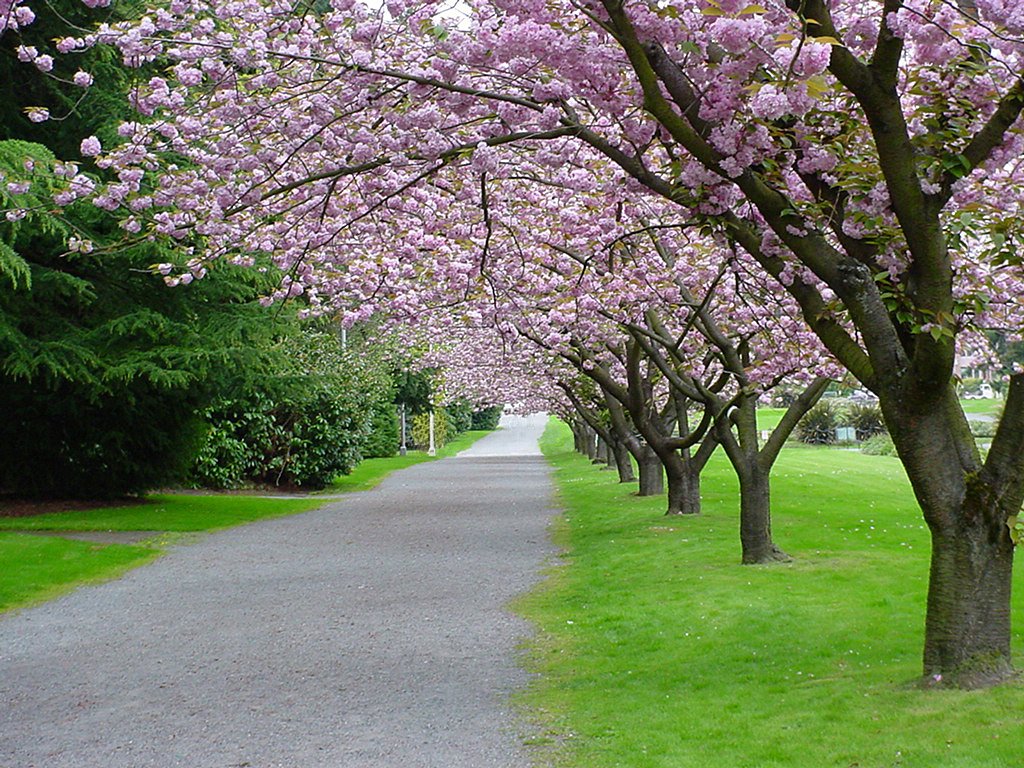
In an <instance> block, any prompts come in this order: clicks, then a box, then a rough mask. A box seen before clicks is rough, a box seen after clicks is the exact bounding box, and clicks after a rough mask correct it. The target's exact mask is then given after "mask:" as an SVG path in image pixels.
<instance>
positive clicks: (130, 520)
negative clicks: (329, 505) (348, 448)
mask: <svg viewBox="0 0 1024 768" xmlns="http://www.w3.org/2000/svg"><path fill="white" fill-rule="evenodd" d="M325 503H326V500H325V499H322V498H317V497H316V496H309V497H303V498H288V497H282V498H265V497H260V496H252V495H249V494H225V495H206V494H191V493H158V494H154V495H152V496H147V497H146V498H145V499H144V500H143V501H142V502H141V503H136V504H127V505H125V504H122V505H114V506H110V507H103V508H100V509H87V510H76V511H72V512H51V513H48V514H45V515H33V516H31V517H0V530H31V531H215V530H218V529H220V528H229V527H231V526H233V525H242V524H243V523H251V522H254V521H256V520H262V519H264V518H267V517H281V516H282V515H293V514H295V513H297V512H306V511H309V510H311V509H316V508H317V507H319V506H323V504H325Z"/></svg>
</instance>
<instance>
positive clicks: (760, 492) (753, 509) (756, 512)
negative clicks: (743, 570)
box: [736, 458, 790, 565]
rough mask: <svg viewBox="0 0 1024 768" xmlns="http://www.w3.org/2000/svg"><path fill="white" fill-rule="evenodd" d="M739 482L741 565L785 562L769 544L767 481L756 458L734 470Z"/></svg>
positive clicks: (769, 504) (781, 555) (768, 486)
mask: <svg viewBox="0 0 1024 768" xmlns="http://www.w3.org/2000/svg"><path fill="white" fill-rule="evenodd" d="M736 474H737V476H738V477H739V481H740V547H741V549H742V553H743V555H742V556H743V563H744V565H753V564H756V563H776V562H780V561H783V562H784V561H788V560H790V557H789V556H788V555H787V554H786V553H785V552H783V551H782V550H781V549H779V548H778V547H777V546H775V542H774V541H772V501H771V479H770V477H769V474H768V472H766V471H765V470H763V469H762V468H761V466H760V464H759V462H758V461H757V459H756V458H750V461H749V462H748V463H747V466H745V467H742V468H737V472H736Z"/></svg>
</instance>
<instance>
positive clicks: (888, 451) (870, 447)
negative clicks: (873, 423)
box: [860, 432, 896, 456]
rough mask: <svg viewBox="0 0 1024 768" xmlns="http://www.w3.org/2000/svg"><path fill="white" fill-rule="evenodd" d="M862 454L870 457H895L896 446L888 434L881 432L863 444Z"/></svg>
mask: <svg viewBox="0 0 1024 768" xmlns="http://www.w3.org/2000/svg"><path fill="white" fill-rule="evenodd" d="M860 452H861V453H866V454H867V455H868V456H895V455H896V446H895V445H893V442H892V438H891V437H890V436H889V434H888V433H887V432H879V433H878V434H876V435H872V436H871V437H869V438H868V439H867V440H865V441H864V442H863V444H862V445H861V447H860Z"/></svg>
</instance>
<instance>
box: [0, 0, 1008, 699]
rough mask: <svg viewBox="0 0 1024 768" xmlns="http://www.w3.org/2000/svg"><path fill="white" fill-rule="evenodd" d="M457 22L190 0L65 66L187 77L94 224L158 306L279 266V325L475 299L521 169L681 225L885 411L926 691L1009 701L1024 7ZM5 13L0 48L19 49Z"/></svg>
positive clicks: (119, 153)
mask: <svg viewBox="0 0 1024 768" xmlns="http://www.w3.org/2000/svg"><path fill="white" fill-rule="evenodd" d="M441 6H442V4H440V3H436V2H404V1H402V0H392V1H391V2H388V3H387V4H386V12H385V11H383V10H382V11H379V12H375V11H373V10H371V9H369V8H368V7H366V6H363V5H361V4H358V3H354V2H352V0H334V2H333V3H332V4H331V6H330V8H329V9H323V10H322V11H318V10H316V9H312V8H311V9H309V10H308V11H306V12H300V11H297V10H296V8H295V6H294V5H293V4H290V3H281V2H276V1H275V0H265V2H260V1H259V0H245V1H244V2H233V3H230V4H223V5H221V4H219V3H216V2H214V3H209V2H202V3H200V2H193V1H192V0H173V1H172V2H171V3H170V4H169V5H168V6H167V7H163V8H160V9H157V10H154V11H153V12H152V13H150V14H149V15H147V16H145V17H144V18H142V19H141V20H140V21H138V22H135V23H130V24H128V23H124V24H118V25H114V26H110V27H107V28H102V29H100V30H99V31H97V32H94V33H90V34H84V35H83V37H82V38H81V40H80V41H79V40H72V41H71V42H66V41H62V45H63V46H64V47H65V48H67V49H69V50H71V49H74V48H75V47H76V46H79V45H80V44H81V45H89V44H93V43H96V42H111V43H113V44H116V45H118V46H119V47H120V49H121V51H122V53H123V55H124V58H125V61H126V62H128V63H129V64H133V65H137V64H144V63H147V62H152V61H156V60H160V61H161V62H169V63H171V66H170V68H169V70H168V73H167V75H166V76H164V77H154V78H152V79H151V80H150V81H149V82H148V83H146V84H144V85H142V86H140V87H139V88H138V89H137V91H136V93H135V94H134V99H133V101H134V104H135V105H136V107H137V109H138V111H139V113H140V116H139V119H138V120H137V121H135V122H133V123H130V124H126V125H125V126H123V128H122V132H121V135H122V137H123V139H124V141H123V143H121V144H120V145H117V146H112V147H107V148H103V147H100V146H96V144H95V143H94V142H91V141H90V143H89V144H88V146H83V151H84V152H85V153H87V154H89V155H90V156H93V157H95V158H96V162H97V165H99V166H100V167H103V168H109V169H111V170H113V171H115V172H116V174H117V177H118V178H117V180H116V181H114V182H112V183H109V184H107V185H105V186H103V187H102V189H99V190H98V194H96V196H95V197H94V201H95V203H96V204H97V205H99V206H100V207H103V208H107V209H112V210H115V209H123V210H125V212H126V216H125V218H124V222H123V226H124V228H125V230H126V231H127V232H128V233H129V234H132V233H136V234H138V235H139V236H140V237H158V236H169V237H175V238H179V239H183V240H184V239H189V240H190V241H191V242H192V243H193V245H194V247H195V249H196V250H195V252H194V254H193V258H192V259H191V261H187V263H184V264H182V265H170V264H168V265H166V266H164V267H163V271H165V272H166V273H167V277H168V280H170V281H177V280H188V279H193V278H194V277H195V276H197V275H199V274H201V273H202V271H203V270H205V269H206V268H207V263H208V261H209V259H211V258H216V257H220V256H223V257H226V258H230V259H232V260H235V261H242V262H244V261H246V260H247V259H249V258H250V255H249V254H251V252H253V251H259V252H267V253H269V254H271V255H272V256H273V257H274V258H275V259H276V260H277V262H278V263H279V264H280V265H281V266H282V267H283V268H284V269H285V270H286V271H287V272H288V274H289V279H288V280H287V281H286V282H285V284H284V285H282V287H281V290H280V293H279V295H280V296H289V295H297V294H299V293H305V294H307V295H308V296H309V297H310V299H311V300H312V301H313V302H318V301H321V302H327V303H331V302H334V303H338V304H341V305H344V306H345V307H347V309H348V310H349V311H350V312H351V314H352V315H353V316H355V317H357V316H359V315H361V314H362V313H367V312H372V311H374V308H375V304H374V301H373V300H374V299H376V298H379V297H380V296H384V295H387V292H386V291H384V290H383V286H385V285H386V284H387V283H388V281H389V280H390V279H391V278H392V277H401V276H402V273H403V272H405V271H406V270H408V269H410V268H411V267H410V265H412V264H418V265H428V264H429V265H433V266H431V267H429V268H430V269H432V270H433V271H434V272H435V274H436V275H437V277H438V280H437V283H436V286H437V289H438V291H439V292H440V293H447V292H450V291H457V289H458V287H459V286H460V285H468V284H469V283H470V282H471V281H472V280H474V279H476V278H478V277H479V276H480V275H481V274H484V275H485V274H486V266H487V260H488V256H489V250H490V249H489V244H490V240H491V238H492V237H493V234H494V232H495V231H496V230H497V229H498V228H500V227H501V226H502V225H503V224H504V222H502V221H500V220H496V219H495V218H494V217H493V216H492V215H491V202H492V201H491V198H490V192H489V184H488V180H489V178H490V177H491V176H492V175H494V174H499V173H501V168H502V166H503V165H504V166H506V167H508V166H510V165H515V166H517V167H521V168H524V169H526V172H525V175H526V176H527V177H528V178H532V179H533V180H534V181H535V182H536V183H537V185H538V187H537V190H538V191H536V192H535V194H540V192H539V190H540V189H541V188H542V187H543V186H544V185H545V184H546V182H547V181H548V180H549V179H551V178H555V179H561V180H564V181H565V182H566V183H571V182H572V180H574V179H577V178H578V179H584V178H591V177H592V176H593V174H594V173H599V174H600V176H599V178H600V180H601V183H603V184H604V186H605V187H606V188H607V191H608V194H609V195H617V196H618V197H619V198H620V200H621V201H622V205H623V207H626V206H628V205H630V204H632V203H633V202H634V201H640V200H647V199H651V198H660V199H662V200H665V201H668V202H669V203H671V205H672V206H673V207H672V208H670V209H668V210H669V211H670V212H669V213H667V214H666V215H667V216H669V217H673V216H674V217H676V218H677V221H674V222H673V221H663V222H662V223H669V224H675V223H678V222H680V221H686V222H687V223H696V224H697V225H698V226H700V227H702V228H703V229H704V231H705V232H706V233H707V234H708V235H709V236H711V237H715V238H719V239H720V241H721V242H723V243H729V244H735V245H736V247H738V248H740V249H742V250H743V251H745V252H746V253H747V254H748V255H749V256H750V257H751V258H752V259H753V261H754V262H756V263H757V264H758V265H759V269H760V270H762V271H763V273H764V274H766V275H769V276H771V277H772V278H774V279H775V280H777V281H778V282H779V283H780V284H781V285H782V286H783V287H784V288H785V289H786V291H787V292H788V293H789V294H790V296H791V297H792V298H793V300H794V301H795V302H796V303H797V305H798V306H799V308H800V313H801V315H802V317H803V319H804V322H806V323H807V325H808V326H809V327H810V328H811V330H812V331H813V332H814V334H815V335H816V336H817V337H818V339H819V340H820V341H821V342H822V344H823V345H824V346H825V347H826V348H827V349H828V350H829V351H830V352H831V353H832V354H833V355H834V357H835V358H836V359H837V360H838V361H840V362H841V363H842V365H843V366H844V367H845V368H846V369H847V370H848V371H850V372H851V373H852V374H853V375H854V376H855V377H856V378H857V379H858V380H860V381H861V382H862V384H863V385H864V386H865V387H867V388H868V389H870V390H871V391H872V392H874V393H875V394H876V395H877V396H878V398H879V401H880V403H881V407H882V411H883V413H884V416H885V420H886V424H887V426H888V428H889V431H890V433H891V434H892V436H893V439H894V442H895V444H896V447H897V450H898V452H899V455H900V458H901V460H902V461H903V463H904V466H905V467H906V469H907V473H908V476H909V478H910V481H911V484H912V486H913V488H914V492H915V495H916V497H917V500H918V502H919V504H920V506H921V510H922V512H923V515H924V519H925V520H926V522H927V524H928V526H929V529H930V531H931V534H932V545H933V560H932V567H931V578H930V588H929V595H928V612H927V623H926V631H925V651H924V673H925V676H926V678H927V679H934V680H942V681H944V682H951V683H958V684H963V685H980V684H985V683H988V682H995V681H999V680H1002V679H1005V678H1006V677H1007V676H1008V675H1009V674H1010V672H1011V665H1010V650H1009V648H1010V625H1009V594H1010V582H1011V573H1012V555H1013V548H1014V544H1015V541H1014V535H1013V529H1012V527H1011V526H1012V523H1013V522H1014V520H1015V516H1016V515H1017V513H1018V511H1019V510H1020V507H1021V502H1022V500H1024V374H1022V373H1013V374H1012V375H1011V376H1010V384H1009V389H1008V396H1007V402H1006V408H1005V413H1004V416H1003V419H1002V421H1001V424H1000V428H999V430H998V432H997V434H996V437H995V438H994V440H993V442H992V445H991V448H990V450H989V451H988V454H987V456H982V455H981V454H980V452H979V450H978V448H977V446H976V445H975V442H974V440H973V438H972V437H971V435H970V431H969V429H968V428H967V422H966V419H965V417H964V415H963V412H962V409H961V408H960V406H959V403H958V401H957V399H956V393H955V387H954V383H955V379H954V360H955V355H956V352H957V345H958V342H960V340H961V339H962V337H963V335H964V333H965V331H966V330H967V329H969V328H971V327H986V326H994V325H997V324H999V323H1005V324H1006V325H1007V326H1008V328H1009V329H1010V330H1014V329H1015V327H1019V326H1020V317H1021V312H1020V310H1021V307H1020V302H1021V298H1020V297H1021V296H1022V292H1021V290H1020V277H1021V276H1020V267H1019V258H1018V249H1019V245H1020V242H1021V237H1022V233H1021V224H1020V221H1021V218H1020V216H1019V213H1020V209H1021V201H1022V196H1024V185H1022V183H1021V180H1022V179H1021V174H1022V172H1024V169H1022V168H1021V165H1020V162H1019V158H1020V156H1021V155H1022V152H1021V150H1022V149H1024V146H1022V143H1024V131H1022V130H1021V121H1020V113H1021V110H1022V108H1024V79H1022V76H1021V75H1020V72H1021V71H1022V67H1021V55H1022V51H1024V49H1022V42H1021V36H1022V32H1024V12H1022V10H1021V8H1020V7H1019V4H1017V3H1014V2H1009V1H1008V0H974V2H967V1H966V0H963V1H960V0H881V1H880V2H872V3H865V2H857V1H855V0H834V2H825V1H824V0H785V2H782V1H781V0H766V2H764V3H763V4H748V3H746V2H742V1H741V0H677V1H675V2H658V3H654V2H645V1H643V0H602V1H601V2H593V1H592V0H576V1H575V2H574V1H573V0H552V1H550V2H548V1H545V2H540V0H531V1H530V2H520V3H510V2H507V0H493V1H492V2H485V1H484V0H472V1H471V2H467V3H465V6H464V8H465V11H464V18H463V19H462V20H460V21H459V22H458V23H446V22H442V21H439V19H438V16H437V14H438V11H439V10H440V9H441ZM14 8H15V6H14V5H12V4H10V3H7V4H6V5H5V8H4V10H5V14H4V15H5V16H6V17H7V19H8V21H7V25H8V27H11V26H12V23H11V21H10V19H11V18H15V21H16V22H17V23H19V24H23V23H27V21H28V20H27V18H26V13H25V6H22V5H19V6H17V9H16V11H13V12H14V13H15V16H11V13H12V9H14ZM595 158H598V160H595ZM502 160H504V163H502V162H501V161H502ZM10 181H11V183H15V184H18V183H22V180H20V179H12V180H10ZM586 183H594V182H592V181H589V182H586ZM84 186H85V185H82V184H81V183H79V184H77V185H76V184H75V181H74V179H68V180H66V183H65V184H64V187H65V188H64V189H63V190H61V191H59V192H58V194H59V195H61V196H62V197H61V199H63V200H68V201H70V200H74V199H76V198H77V197H81V196H83V194H87V192H85V191H83V187H84ZM469 201H474V202H475V203H476V205H475V206H474V207H475V209H476V214H475V215H470V214H468V213H466V212H465V209H466V208H467V206H465V205H456V204H457V203H463V204H464V203H468V202H469ZM527 202H528V201H527ZM455 209H458V213H457V215H456V214H455ZM673 210H674V213H672V212H671V211H673ZM23 213H24V212H21V211H18V210H11V211H8V212H7V215H8V216H9V217H11V216H14V217H17V216H19V215H23ZM595 213H596V214H598V215H595V216H594V217H592V218H591V217H588V218H587V219H585V220H573V221H567V222H566V225H567V226H570V227H577V226H579V227H600V226H603V225H604V223H605V222H607V221H608V220H609V216H608V215H607V214H608V213H609V212H608V211H603V213H604V214H605V215H600V214H601V213H602V212H595ZM612 218H613V217H612ZM530 257H531V254H530V252H529V250H528V249H526V250H524V258H530ZM354 297H361V298H359V299H356V298H354ZM451 297H452V294H451V293H449V299H451ZM390 300H391V301H393V302H400V303H401V302H406V303H409V304H410V305H415V304H416V302H418V301H421V300H423V299H421V298H415V299H414V298H410V297H409V296H406V295H404V294H395V295H392V296H390Z"/></svg>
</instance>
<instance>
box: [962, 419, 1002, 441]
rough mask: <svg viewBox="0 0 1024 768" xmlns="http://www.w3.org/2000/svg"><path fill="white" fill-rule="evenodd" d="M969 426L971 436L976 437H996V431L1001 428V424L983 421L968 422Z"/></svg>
mask: <svg viewBox="0 0 1024 768" xmlns="http://www.w3.org/2000/svg"><path fill="white" fill-rule="evenodd" d="M967 424H968V426H969V427H970V428H971V434H972V435H974V436H975V437H983V438H992V437H995V436H996V429H998V428H999V422H998V420H996V421H987V420H982V419H977V418H975V419H971V418H969V419H968V421H967Z"/></svg>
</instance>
